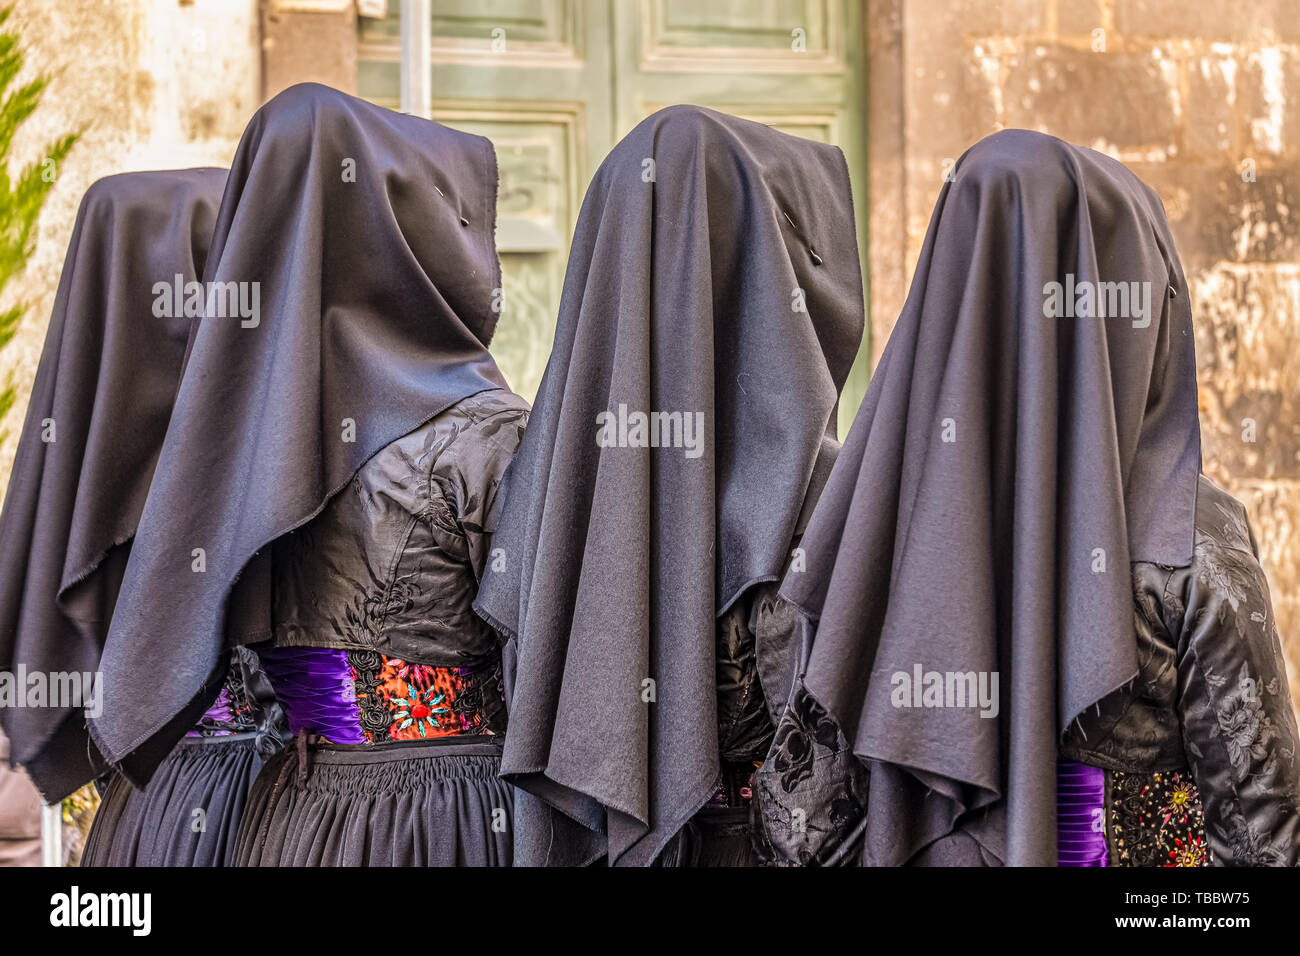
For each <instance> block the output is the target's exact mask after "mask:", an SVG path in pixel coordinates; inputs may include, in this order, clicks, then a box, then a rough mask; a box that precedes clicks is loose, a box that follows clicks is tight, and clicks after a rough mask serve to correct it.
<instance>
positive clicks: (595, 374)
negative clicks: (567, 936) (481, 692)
mask: <svg viewBox="0 0 1300 956" xmlns="http://www.w3.org/2000/svg"><path fill="white" fill-rule="evenodd" d="M862 327H863V303H862V280H861V274H860V272H859V265H858V254H857V247H856V244H855V238H854V225H853V214H852V208H851V198H850V195H849V181H848V170H847V168H846V165H845V162H844V158H843V155H842V154H841V153H840V151H839V150H838V149H836V148H834V147H832V146H827V145H822V144H818V143H813V142H810V141H808V140H803V139H799V138H796V137H792V136H788V135H786V134H783V133H780V132H777V131H775V130H772V129H770V128H768V127H766V126H762V125H760V124H757V123H752V122H748V121H745V120H740V119H736V118H734V117H730V116H724V115H722V114H719V113H714V112H712V111H709V110H704V109H698V108H694V107H672V108H669V109H666V110H663V111H661V112H659V113H656V114H655V115H653V116H651V117H650V118H649V119H647V120H645V121H644V122H642V123H641V124H640V125H639V126H638V127H637V128H636V129H634V130H633V131H632V132H631V133H630V134H629V135H628V136H627V138H625V139H624V140H623V141H622V142H620V143H619V144H618V145H617V146H616V147H615V148H614V150H613V152H612V153H611V154H610V155H609V157H608V158H607V159H606V160H605V162H604V163H603V164H602V166H601V168H600V169H599V171H598V172H597V173H596V176H595V178H594V181H593V183H592V185H591V188H590V189H589V190H588V193H587V198H586V201H585V202H584V204H583V207H582V213H581V216H580V217H579V220H578V225H577V231H576V234H575V236H574V240H573V249H572V254H571V255H570V258H569V267H568V273H567V275H566V277H565V285H564V294H563V297H562V300H561V304H560V315H559V321H558V325H557V329H556V337H555V347H554V350H553V351H552V353H551V359H550V362H549V364H548V365H547V369H546V374H545V376H544V377H543V379H542V384H541V388H540V390H539V392H538V399H537V403H536V407H535V409H534V412H533V414H532V417H531V419H530V423H529V426H528V431H527V433H526V434H525V436H524V441H523V444H522V446H521V448H520V452H519V455H518V457H517V458H516V460H515V462H514V464H513V466H512V468H511V471H510V474H509V476H508V482H509V491H508V494H507V495H506V503H505V508H504V512H503V515H502V517H501V524H500V525H499V526H498V532H497V536H496V538H495V539H494V546H495V547H498V548H501V549H502V550H501V552H500V553H501V554H502V555H503V556H504V559H505V562H506V570H505V571H499V572H494V573H490V574H487V575H485V579H484V585H483V588H482V590H481V591H480V595H479V602H478V605H477V607H478V610H479V612H480V613H481V614H483V615H484V617H486V618H488V619H489V620H491V621H492V622H493V623H494V624H495V626H496V627H497V628H498V630H501V631H502V632H504V633H506V634H507V635H510V636H515V637H517V639H518V643H517V652H518V670H517V675H516V680H515V683H514V688H513V696H512V700H511V714H510V733H509V735H508V736H507V740H506V748H505V756H504V762H503V766H502V771H503V773H504V774H506V775H507V777H508V779H510V780H511V781H512V782H514V783H516V784H517V785H519V786H521V787H523V788H526V789H527V790H530V791H532V792H534V793H536V794H537V795H539V796H542V797H544V798H545V799H546V800H548V801H550V802H551V803H553V804H554V805H555V806H558V807H559V808H560V809H562V810H563V811H564V812H565V814H567V815H568V817H571V818H572V819H574V820H577V821H579V822H581V823H582V824H583V825H584V826H585V827H586V828H587V829H588V830H589V831H592V832H595V833H602V832H603V833H605V834H606V835H607V837H608V853H609V858H610V860H611V861H612V862H614V863H616V864H617V863H624V864H643V863H649V862H650V861H651V860H652V859H653V858H654V856H655V855H656V854H657V853H658V852H659V850H660V848H661V847H662V846H663V844H664V843H665V842H666V841H667V840H668V839H669V838H670V837H671V836H672V835H673V833H675V832H676V831H677V830H678V829H679V828H680V827H681V825H682V824H683V823H684V822H685V821H686V820H687V819H688V818H689V817H690V816H691V815H692V814H693V813H694V812H695V811H696V810H698V809H699V808H700V806H701V805H702V804H703V803H704V801H706V800H707V799H708V797H709V795H710V793H711V792H712V789H713V788H714V786H715V785H716V781H717V777H718V771H719V764H718V746H717V727H716V718H715V710H716V702H715V692H716V691H715V680H716V677H715V671H716V668H715V651H714V647H715V644H714V642H715V630H716V617H717V615H718V614H719V613H721V612H722V611H723V610H725V609H726V608H727V607H728V606H729V605H730V604H731V603H732V602H733V601H735V600H736V598H737V597H738V596H739V595H740V594H741V593H742V592H743V591H745V590H746V589H747V588H748V587H750V586H751V585H753V584H754V583H756V582H760V581H765V580H776V579H778V578H779V576H780V574H781V572H782V570H783V568H784V565H785V561H786V558H787V554H788V551H789V548H790V545H791V540H792V537H793V535H794V534H795V531H796V522H797V520H798V518H799V516H800V510H801V506H802V504H803V502H804V499H805V496H806V494H807V493H808V491H809V485H810V480H811V479H812V476H813V472H814V465H815V463H816V462H817V461H818V459H819V454H820V453H822V451H823V449H824V448H825V447H827V446H828V445H829V446H834V447H838V446H837V443H835V441H834V436H835V410H836V405H837V401H838V396H839V390H840V388H841V387H842V386H843V384H844V380H845V377H846V376H847V375H848V371H849V368H850V365H851V364H852V362H853V358H854V355H855V353H856V351H857V347H858V343H859V341H860V339H861V335H862ZM652 412H654V413H672V414H676V413H680V416H681V419H682V420H684V421H685V423H686V424H687V425H689V426H691V427H694V424H695V422H696V421H700V422H702V430H703V435H702V438H701V440H702V444H699V445H698V446H697V447H696V448H695V450H694V451H692V450H691V449H690V448H685V447H681V443H679V444H678V445H677V446H676V447H662V445H663V444H665V443H667V444H669V445H672V444H673V442H672V435H671V434H667V436H666V437H667V441H666V442H665V434H666V433H665V428H667V427H668V426H662V427H660V428H656V426H655V425H654V424H650V425H649V426H648V427H644V426H645V422H644V421H642V422H641V426H643V427H641V428H640V431H639V434H638V427H639V426H638V419H637V418H636V416H637V415H642V416H645V415H648V414H649V413H652ZM662 421H663V420H662V419H660V422H661V423H662ZM650 436H654V437H653V440H655V441H658V442H659V443H660V445H661V447H637V445H638V443H642V444H644V442H645V441H647V440H648V439H649V438H650ZM598 439H599V440H598ZM648 681H653V682H654V683H653V685H651V684H648V683H647V682H648ZM784 690H785V688H782V691H783V692H784ZM651 694H653V696H654V697H655V700H656V702H654V703H647V702H646V697H647V696H649V695H651ZM524 799H525V800H526V799H527V798H524ZM556 821H557V825H565V821H564V819H563V818H556ZM522 839H527V837H526V836H524V837H523V838H522ZM566 839H567V840H568V842H569V843H570V846H572V840H573V836H572V834H570V836H569V837H568V838H566ZM542 842H543V843H544V844H550V842H551V841H550V837H549V836H547V835H543V838H542ZM560 842H561V843H563V842H565V840H561V841H560ZM595 842H596V843H599V841H595ZM518 845H519V843H517V846H518ZM563 849H565V847H563V846H550V851H551V852H543V853H542V854H541V856H542V857H543V859H540V860H535V859H534V858H530V857H528V856H527V855H525V859H526V861H528V862H534V861H535V862H551V863H554V862H568V861H566V860H562V859H560V858H559V854H560V851H562V850H563ZM591 852H593V853H595V852H599V847H598V846H597V847H596V848H594V849H592V850H591Z"/></svg>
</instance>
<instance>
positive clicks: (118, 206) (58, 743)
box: [0, 169, 226, 800]
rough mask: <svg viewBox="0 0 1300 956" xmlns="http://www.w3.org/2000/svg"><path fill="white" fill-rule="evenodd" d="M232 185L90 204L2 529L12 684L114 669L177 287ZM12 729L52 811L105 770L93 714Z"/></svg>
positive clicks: (204, 173) (198, 173) (7, 709)
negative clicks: (107, 658) (110, 656)
mask: <svg viewBox="0 0 1300 956" xmlns="http://www.w3.org/2000/svg"><path fill="white" fill-rule="evenodd" d="M225 180H226V172H225V170H221V169H188V170H177V171H168V172H141V173H124V174H122V175H118V176H110V177H108V178H106V179H102V180H100V181H99V182H97V183H95V184H94V185H93V186H91V187H90V189H89V190H87V192H86V195H85V197H84V198H83V199H82V201H81V208H80V210H79V211H78V213H77V221H76V224H75V226H74V227H73V232H72V240H71V242H70V243H69V245H68V254H67V258H66V259H65V261H64V266H63V274H62V276H61V278H60V280H59V289H58V292H57V294H56V297H55V300H54V312H53V315H52V316H51V318H50V325H49V331H48V333H47V334H46V338H45V349H44V351H43V352H42V353H41V361H40V364H39V366H38V367H37V371H36V381H35V383H34V386H33V390H32V396H31V401H30V404H29V405H28V408H27V418H26V422H25V424H24V426H23V434H22V438H21V440H20V442H19V445H18V453H17V457H16V458H15V460H14V468H13V474H12V476H11V477H10V479H9V490H8V492H7V493H6V495H5V506H4V514H3V516H2V517H0V670H5V671H9V672H14V671H15V669H16V668H18V667H19V666H20V665H21V666H22V667H23V668H25V669H26V672H27V673H28V674H33V673H42V674H46V675H50V674H56V673H59V674H70V673H74V672H75V673H81V674H91V673H93V672H95V671H96V670H98V669H99V663H100V655H101V652H102V650H103V647H104V642H105V639H106V637H107V633H108V625H109V621H110V619H111V616H112V613H113V607H114V603H115V601H116V599H117V593H118V588H119V587H120V584H121V578H122V571H123V568H124V567H125V563H126V558H127V554H128V553H129V551H130V544H131V539H132V537H133V535H134V534H135V531H136V524H137V522H138V520H139V518H140V514H141V512H142V511H143V509H144V503H145V496H146V495H147V493H148V490H149V481H150V478H151V477H152V475H153V471H154V466H155V464H156V463H157V460H158V451H159V448H160V447H161V446H162V443H163V436H164V435H165V434H166V430H167V421H168V417H169V416H170V414H171V409H172V403H173V401H174V400H175V397H176V388H177V384H178V382H179V380H180V376H181V367H182V364H183V359H184V355H185V345H186V339H187V336H188V334H189V331H190V328H191V326H192V324H193V321H194V320H193V318H188V317H187V316H186V312H185V308H184V300H183V297H182V298H180V299H178V297H177V295H176V288H177V283H178V282H179V283H180V287H181V290H182V292H183V291H184V285H185V283H191V282H194V281H195V280H196V279H198V277H199V275H200V274H201V272H202V271H203V266H204V260H205V258H206V256H207V251H208V242H209V240H210V239H211V237H212V227H213V222H214V220H215V217H216V212H217V206H218V203H219V202H220V200H221V190H222V186H223V185H224V183H225ZM21 690H25V688H21ZM87 703H92V704H93V703H94V702H93V701H87ZM0 721H3V724H4V728H5V731H6V732H7V733H8V734H9V735H10V737H11V738H12V740H13V759H14V761H15V762H16V763H21V764H24V765H26V766H27V769H28V770H29V771H30V773H31V775H32V778H33V780H35V781H36V784H37V786H38V787H39V788H40V789H41V791H42V793H43V794H44V795H45V797H46V799H47V800H55V799H59V798H62V797H64V796H66V795H67V794H69V793H71V792H72V791H74V790H75V789H76V788H77V787H79V786H81V785H82V784H84V783H86V782H88V781H89V780H91V779H92V778H93V777H94V776H95V775H96V774H97V773H98V772H100V771H102V770H103V761H102V760H101V759H100V758H99V755H98V754H97V753H96V752H95V750H94V748H93V747H92V746H91V744H90V739H89V737H88V736H87V734H86V728H85V723H84V719H83V715H82V708H81V707H80V706H72V705H71V703H68V704H67V706H60V707H54V706H45V707H19V706H3V707H0Z"/></svg>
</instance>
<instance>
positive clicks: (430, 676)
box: [258, 647, 505, 745]
mask: <svg viewBox="0 0 1300 956" xmlns="http://www.w3.org/2000/svg"><path fill="white" fill-rule="evenodd" d="M258 655H259V656H260V657H261V659H262V666H263V668H264V669H265V670H266V673H267V676H268V677H269V678H270V680H271V686H272V687H273V688H274V690H275V696H276V699H277V700H279V702H280V706H281V707H283V708H284V711H285V714H286V715H287V716H288V719H289V730H290V732H291V733H293V734H294V735H299V734H309V735H313V736H316V737H320V738H323V739H324V740H326V741H329V742H331V743H336V744H374V745H381V744H389V743H396V742H400V741H408V740H430V739H435V738H439V737H456V736H473V735H479V734H499V733H504V732H505V697H504V693H503V690H502V682H501V664H500V661H499V660H497V661H491V662H488V663H486V664H483V665H479V666H477V667H437V666H434V665H431V664H415V663H411V662H409V661H404V660H401V659H399V658H396V657H389V656H388V655H386V654H381V653H379V652H378V651H355V650H353V651H350V650H342V649H334V648H317V647H266V648H259V649H258Z"/></svg>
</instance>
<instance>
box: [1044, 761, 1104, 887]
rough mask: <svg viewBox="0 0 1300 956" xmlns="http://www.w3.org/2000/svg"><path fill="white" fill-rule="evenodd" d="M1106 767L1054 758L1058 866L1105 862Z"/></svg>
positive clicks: (1096, 864)
mask: <svg viewBox="0 0 1300 956" xmlns="http://www.w3.org/2000/svg"><path fill="white" fill-rule="evenodd" d="M1105 813H1106V771H1104V770H1100V769H1098V768H1097V767H1089V766H1086V765H1085V764H1081V763H1077V762H1075V761H1073V760H1069V759H1067V758H1065V757H1058V758H1057V761H1056V848H1057V866H1106V865H1107V855H1108V853H1107V847H1106V832H1105V829H1104V828H1103V826H1102V824H1103V823H1104V821H1105Z"/></svg>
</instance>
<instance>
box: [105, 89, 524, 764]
mask: <svg viewBox="0 0 1300 956" xmlns="http://www.w3.org/2000/svg"><path fill="white" fill-rule="evenodd" d="M496 185H497V170H496V159H495V154H494V152H493V149H492V146H491V144H490V143H489V142H488V141H487V140H486V139H483V138H482V137H479V136H471V135H469V134H466V133H460V132H456V131H454V130H451V129H448V128H446V127H443V126H440V125H439V124H437V123H434V122H430V121H428V120H424V119H420V118H418V117H414V116H409V115H403V114H399V113H395V112H392V111H390V110H386V109H382V108H380V107H377V106H374V105H372V104H369V103H366V102H364V101H362V100H359V99H356V98H355V97H351V96H347V95H345V94H343V93H339V92H338V91H335V90H331V89H329V88H327V87H323V86H319V85H315V84H303V85H300V86H295V87H291V88H290V89H288V90H286V91H285V92H283V93H281V94H279V95H278V96H276V97H275V98H274V99H272V100H271V101H270V102H268V103H267V104H266V105H265V106H263V107H262V108H261V109H260V110H259V111H258V112H257V114H256V115H255V116H254V117H253V119H252V121H251V122H250V123H249V125H248V128H247V129H246V130H245V132H244V136H243V139H242V140H241V142H240V145H239V149H238V151H237V153H236V155H235V161H234V163H233V164H232V168H231V173H230V181H229V184H228V186H227V188H226V192H225V195H224V197H223V198H222V202H221V209H220V212H219V214H218V217H217V224H216V229H215V233H214V236H213V241H212V253H211V256H210V258H209V263H208V268H207V270H206V272H205V275H204V278H205V281H206V282H207V283H208V285H209V287H210V290H211V293H210V296H209V302H208V307H207V310H206V312H205V317H204V319H203V320H202V322H201V324H200V326H199V328H198V330H197V332H196V334H195V336H194V340H193V343H192V345H191V349H190V354H189V359H188V365H187V367H186V373H185V377H184V379H183V381H182V383H181V388H180V392H179V394H178V396H177V401H176V410H175V412H174V414H173V416H172V420H171V425H170V427H169V429H168V432H167V438H166V441H165V443H164V445H163V449H162V454H161V458H160V461H159V465H158V470H157V473H156V475H155V477H154V482H153V487H152V489H151V490H150V493H149V500H148V503H147V504H146V506H145V510H144V514H143V516H142V518H141V521H140V530H139V532H138V534H137V536H136V542H135V547H134V549H133V550H132V554H131V559H130V563H129V564H128V566H127V569H126V574H125V580H124V582H123V586H122V595H121V598H120V600H119V602H118V609H117V613H116V615H115V616H114V620H113V626H112V629H111V630H110V632H109V639H108V645H107V647H106V650H105V654H104V664H103V671H104V692H105V705H104V713H103V714H102V715H101V716H100V717H99V718H97V719H94V720H92V721H91V723H90V729H91V733H92V735H93V737H94V739H95V741H96V743H97V744H98V746H99V748H100V750H101V752H103V754H104V756H105V757H107V758H108V759H109V760H110V761H112V762H114V763H115V764H117V765H118V766H119V768H120V769H121V770H122V771H123V772H124V773H125V774H126V775H127V776H128V778H130V779H131V780H132V781H133V782H135V783H137V784H140V783H143V782H145V781H147V780H148V778H149V775H150V773H151V772H152V771H153V769H154V768H155V767H156V766H157V765H158V763H159V761H160V760H161V759H162V758H163V756H164V755H165V754H166V753H167V752H168V751H169V750H170V749H171V748H172V746H174V744H175V743H176V741H177V740H178V739H179V738H180V736H181V735H182V734H183V733H184V732H185V731H186V729H188V727H189V725H191V724H192V723H193V721H194V720H195V719H196V718H197V717H198V715H199V714H201V713H202V711H203V709H204V708H206V707H207V705H208V704H209V703H210V702H211V699H212V698H213V697H214V696H215V694H216V693H217V690H218V685H217V681H216V679H215V677H216V674H217V672H218V670H219V668H220V665H221V663H222V660H223V659H222V656H221V652H222V649H223V646H224V644H226V643H228V642H229V643H251V642H253V641H256V640H258V639H261V638H264V637H267V636H269V629H270V607H269V597H270V595H269V591H270V586H269V574H268V571H269V568H268V560H267V556H268V554H269V552H267V551H262V549H263V548H264V546H265V545H266V544H268V543H269V542H270V541H272V540H274V539H275V538H277V537H279V536H280V535H282V534H284V533H285V532H287V531H289V530H291V529H293V528H295V527H297V526H299V525H301V524H303V523H304V522H306V521H308V520H309V519H310V518H312V517H313V516H314V515H316V514H317V513H318V512H319V511H320V509H321V508H322V507H323V506H324V504H325V502H326V501H327V500H328V499H329V498H330V497H331V496H332V495H333V494H335V493H337V492H339V491H340V490H341V489H343V488H344V487H345V486H346V485H347V483H348V482H349V481H350V480H351V478H352V477H353V475H354V474H355V473H356V471H357V469H358V468H359V467H360V466H361V465H362V464H363V463H364V462H365V461H366V460H367V459H368V458H369V457H370V456H371V455H373V454H374V453H375V452H377V451H378V450H379V449H381V448H383V447H384V446H385V445H387V444H389V443H390V442H392V441H394V440H396V439H397V438H400V437H401V436H402V435H405V434H406V433H407V432H409V431H411V430H412V429H414V428H416V427H417V426H419V425H421V424H422V423H424V422H425V421H427V420H428V419H430V418H432V417H433V416H434V415H436V414H438V413H439V412H441V411H442V410H443V409H445V408H447V407H448V406H450V405H452V404H453V403H455V402H456V401H458V400H460V399H462V398H465V397H467V396H469V395H472V394H474V393H477V392H480V391H483V390H485V389H489V388H499V387H503V385H504V382H503V380H502V378H501V375H500V372H499V371H498V370H497V367H496V364H495V362H494V361H493V360H492V357H491V356H490V355H489V354H488V351H487V343H488V341H489V340H490V338H491V335H492V331H493V327H494V325H495V321H496V317H497V313H496V311H495V309H494V303H495V302H497V301H499V286H500V268H499V265H498V263H497V256H496V247H495V242H494V236H493V232H494V228H495V202H496ZM235 296H239V297H240V298H239V303H240V305H241V308H239V309H235V308H234V307H233V304H232V303H233V302H234V301H235V298H234V297H235ZM254 296H256V298H254ZM254 303H256V304H257V305H258V306H259V308H258V309H254V308H253V307H252V306H253V304H254ZM200 562H202V563H200ZM200 568H202V570H199V569H200ZM359 613H363V614H365V613H379V611H378V609H374V608H368V609H361V610H360V611H359ZM146 663H147V666H144V665H145V664H146ZM159 675H165V678H164V679H160V678H159Z"/></svg>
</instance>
